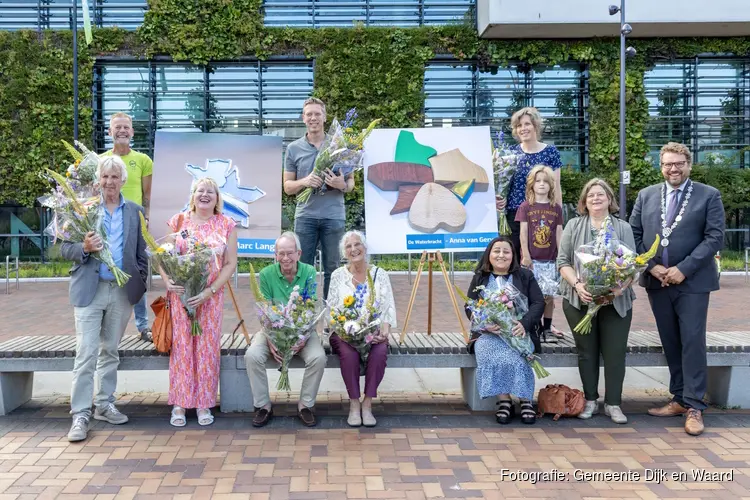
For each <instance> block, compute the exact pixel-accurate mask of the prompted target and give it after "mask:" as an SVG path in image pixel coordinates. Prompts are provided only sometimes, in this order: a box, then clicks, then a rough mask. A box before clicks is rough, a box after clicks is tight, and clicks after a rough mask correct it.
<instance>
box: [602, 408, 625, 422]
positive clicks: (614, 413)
mask: <svg viewBox="0 0 750 500" xmlns="http://www.w3.org/2000/svg"><path fill="white" fill-rule="evenodd" d="M604 414H605V415H606V416H608V417H609V418H611V419H612V422H614V423H616V424H627V423H628V417H626V416H625V414H624V413H623V412H622V410H621V409H620V407H619V406H610V405H608V404H605V405H604Z"/></svg>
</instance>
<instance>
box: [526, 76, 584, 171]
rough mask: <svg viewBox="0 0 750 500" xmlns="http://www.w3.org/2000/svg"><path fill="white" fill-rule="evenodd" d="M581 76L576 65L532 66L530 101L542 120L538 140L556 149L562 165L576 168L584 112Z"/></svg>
mask: <svg viewBox="0 0 750 500" xmlns="http://www.w3.org/2000/svg"><path fill="white" fill-rule="evenodd" d="M586 97H587V96H586V92H585V86H584V79H583V75H582V73H581V71H580V70H579V69H577V68H567V67H560V66H555V67H553V68H534V72H533V80H532V91H531V105H532V106H534V107H535V108H537V109H538V110H539V112H540V113H541V115H542V117H543V118H544V121H545V126H544V134H543V136H542V141H543V142H546V143H549V144H554V145H555V146H556V147H557V149H558V150H560V156H561V157H562V162H563V165H570V166H572V167H574V168H580V167H581V164H582V160H581V158H582V157H584V155H585V146H586V131H587V129H588V124H587V121H588V114H587V113H586V112H585V110H586V108H587V105H586V103H585V100H584V99H585V98H586Z"/></svg>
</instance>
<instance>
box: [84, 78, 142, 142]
mask: <svg viewBox="0 0 750 500" xmlns="http://www.w3.org/2000/svg"><path fill="white" fill-rule="evenodd" d="M149 73H150V70H149V66H148V65H145V64H108V65H106V66H104V67H102V68H101V70H100V73H99V75H100V76H99V78H100V79H101V94H100V95H99V96H97V95H95V97H94V98H95V100H97V98H98V99H99V100H100V102H101V108H100V111H99V112H98V113H97V115H96V129H97V141H96V146H95V147H96V148H97V149H98V150H99V151H103V150H107V149H111V148H112V138H111V137H109V135H107V130H108V128H109V119H110V117H111V116H112V115H113V114H114V113H118V112H125V113H128V114H129V115H130V116H131V117H132V118H133V130H134V131H135V135H134V137H133V148H134V149H136V150H138V151H143V152H148V153H149V154H150V151H151V147H152V139H151V134H150V132H149V130H150V129H149V122H150V117H151V112H152V93H151V91H150V89H149Z"/></svg>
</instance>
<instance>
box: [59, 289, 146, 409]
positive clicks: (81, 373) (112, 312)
mask: <svg viewBox="0 0 750 500" xmlns="http://www.w3.org/2000/svg"><path fill="white" fill-rule="evenodd" d="M74 313H75V323H76V359H75V363H74V365H73V387H72V389H71V394H70V413H71V414H72V415H81V416H84V417H86V418H90V417H91V398H92V396H93V394H94V374H96V375H97V378H98V382H99V384H98V385H99V390H98V392H97V393H96V399H95V401H94V404H95V405H96V406H98V407H103V406H107V404H109V403H114V401H115V389H116V388H117V367H118V365H119V364H120V355H119V353H118V352H117V346H118V345H119V344H120V340H121V339H122V334H123V333H124V332H125V327H126V326H127V325H128V320H129V319H130V315H131V314H133V306H132V305H130V302H128V296H127V293H126V292H125V289H124V288H121V287H119V286H117V284H116V283H115V282H108V281H100V282H99V284H98V285H97V288H96V294H95V295H94V299H93V300H92V301H91V304H89V305H87V306H86V307H75V308H74Z"/></svg>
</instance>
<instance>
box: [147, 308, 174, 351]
mask: <svg viewBox="0 0 750 500" xmlns="http://www.w3.org/2000/svg"><path fill="white" fill-rule="evenodd" d="M151 309H152V310H153V311H154V314H155V315H156V318H155V319H154V325H153V327H151V336H152V337H153V342H154V349H156V350H157V352H162V353H165V354H169V351H170V350H171V349H172V311H171V310H170V307H169V301H168V300H167V299H166V298H165V297H163V296H159V297H157V298H156V300H155V301H153V302H152V303H151Z"/></svg>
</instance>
